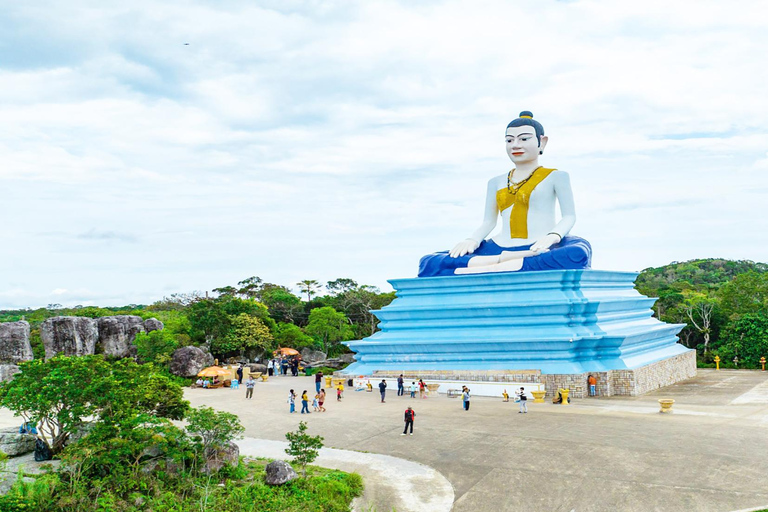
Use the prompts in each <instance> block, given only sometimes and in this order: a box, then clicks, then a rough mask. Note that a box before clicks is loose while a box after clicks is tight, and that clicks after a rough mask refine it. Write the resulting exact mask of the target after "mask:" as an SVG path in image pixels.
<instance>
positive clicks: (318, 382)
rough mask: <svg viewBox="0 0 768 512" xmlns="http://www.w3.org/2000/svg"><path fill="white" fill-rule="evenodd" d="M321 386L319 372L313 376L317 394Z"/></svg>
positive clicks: (320, 373)
mask: <svg viewBox="0 0 768 512" xmlns="http://www.w3.org/2000/svg"><path fill="white" fill-rule="evenodd" d="M322 385H323V371H322V370H320V371H319V372H317V373H316V374H315V391H316V392H317V393H319V392H320V388H321V387H322Z"/></svg>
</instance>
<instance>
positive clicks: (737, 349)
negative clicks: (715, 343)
mask: <svg viewBox="0 0 768 512" xmlns="http://www.w3.org/2000/svg"><path fill="white" fill-rule="evenodd" d="M719 345H720V348H718V349H717V353H718V355H719V356H720V357H721V358H722V359H723V360H724V361H732V360H733V358H734V357H738V358H739V366H744V367H746V368H759V367H760V358H761V357H768V315H767V314H763V313H747V314H745V315H743V316H741V317H740V318H739V319H738V320H735V321H733V322H731V323H730V324H728V326H727V327H726V328H725V329H724V330H723V333H722V336H721V339H720V344H719Z"/></svg>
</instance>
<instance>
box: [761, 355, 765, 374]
mask: <svg viewBox="0 0 768 512" xmlns="http://www.w3.org/2000/svg"><path fill="white" fill-rule="evenodd" d="M760 364H761V365H762V367H763V371H765V356H763V357H761V358H760Z"/></svg>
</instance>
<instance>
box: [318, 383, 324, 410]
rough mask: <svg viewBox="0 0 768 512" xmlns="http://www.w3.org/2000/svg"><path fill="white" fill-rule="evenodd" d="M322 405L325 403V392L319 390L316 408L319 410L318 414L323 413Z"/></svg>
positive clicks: (321, 389)
mask: <svg viewBox="0 0 768 512" xmlns="http://www.w3.org/2000/svg"><path fill="white" fill-rule="evenodd" d="M324 403H325V390H324V389H323V388H320V393H319V397H318V399H317V406H318V408H319V409H320V412H325V407H323V404H324Z"/></svg>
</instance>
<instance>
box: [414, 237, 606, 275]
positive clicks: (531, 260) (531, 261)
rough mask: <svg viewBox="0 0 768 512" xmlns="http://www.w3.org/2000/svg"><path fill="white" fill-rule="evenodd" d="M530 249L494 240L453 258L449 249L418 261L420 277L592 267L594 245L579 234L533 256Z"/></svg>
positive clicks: (484, 241)
mask: <svg viewBox="0 0 768 512" xmlns="http://www.w3.org/2000/svg"><path fill="white" fill-rule="evenodd" d="M528 249H530V246H522V247H515V248H505V247H500V246H499V245H498V244H496V243H494V242H493V241H492V240H483V242H482V243H481V244H480V246H479V247H478V248H477V250H476V251H475V252H474V253H472V254H467V255H465V256H461V257H459V258H451V256H450V255H449V254H448V251H442V252H437V253H433V254H428V255H426V256H424V257H423V258H421V261H420V262H419V277H437V276H452V275H456V274H481V273H488V272H516V271H521V272H525V271H536V270H562V269H584V268H589V267H590V264H591V262H592V247H591V246H590V245H589V242H587V241H586V240H584V239H583V238H579V237H576V236H566V237H565V238H563V239H562V240H561V241H560V243H557V244H555V245H553V246H552V247H551V248H550V250H549V251H547V252H544V253H541V254H537V255H534V256H531V255H530V254H531V253H530V251H528ZM521 251H524V254H525V256H524V257H523V258H522V260H521V259H520V258H515V257H514V256H515V254H514V252H521ZM502 254H504V256H503V257H502V259H505V261H503V262H501V263H498V262H499V257H500V256H501V255H502ZM485 256H488V258H485ZM470 261H472V263H470ZM459 269H462V270H459ZM464 269H466V270H464Z"/></svg>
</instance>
